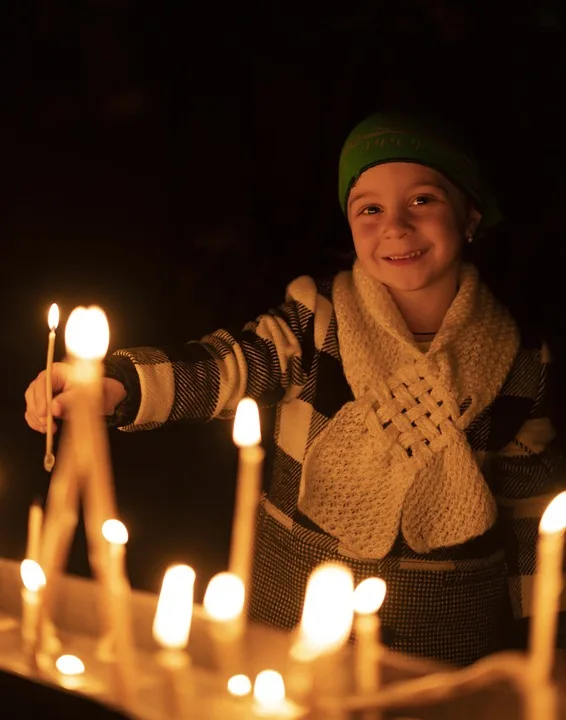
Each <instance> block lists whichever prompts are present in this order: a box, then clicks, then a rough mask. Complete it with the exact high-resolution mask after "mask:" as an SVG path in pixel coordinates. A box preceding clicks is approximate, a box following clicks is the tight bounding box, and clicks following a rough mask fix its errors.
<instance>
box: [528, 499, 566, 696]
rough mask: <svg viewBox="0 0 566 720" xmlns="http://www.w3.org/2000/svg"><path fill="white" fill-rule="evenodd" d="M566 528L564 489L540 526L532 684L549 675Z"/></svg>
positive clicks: (531, 655) (532, 638)
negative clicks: (565, 530)
mask: <svg viewBox="0 0 566 720" xmlns="http://www.w3.org/2000/svg"><path fill="white" fill-rule="evenodd" d="M565 528H566V492H562V493H560V495H557V496H556V497H555V498H554V500H552V502H551V503H550V504H549V505H548V507H547V508H546V510H545V511H544V514H543V516H542V518H541V521H540V525H539V536H538V545H537V568H536V576H535V583H534V591H533V612H532V618H531V625H530V638H529V645H530V663H531V678H532V679H533V682H534V684H535V685H536V684H541V683H546V682H549V681H550V680H551V677H552V671H553V666H554V656H555V644H556V631H557V622H558V612H559V607H560V595H561V592H562V587H563V567H562V562H563V557H564V529H565Z"/></svg>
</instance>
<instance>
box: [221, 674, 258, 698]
mask: <svg viewBox="0 0 566 720" xmlns="http://www.w3.org/2000/svg"><path fill="white" fill-rule="evenodd" d="M226 688H227V690H228V692H229V693H230V695H233V696H234V697H238V698H241V697H246V696H247V695H249V694H250V693H251V691H252V681H251V680H250V679H249V677H248V676H247V675H243V674H239V675H232V677H231V678H229V679H228V682H227V683H226Z"/></svg>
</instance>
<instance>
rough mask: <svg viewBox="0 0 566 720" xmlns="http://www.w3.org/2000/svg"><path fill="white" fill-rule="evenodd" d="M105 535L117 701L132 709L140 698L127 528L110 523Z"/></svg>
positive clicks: (111, 521)
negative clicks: (127, 567) (127, 569)
mask: <svg viewBox="0 0 566 720" xmlns="http://www.w3.org/2000/svg"><path fill="white" fill-rule="evenodd" d="M102 536H103V537H104V539H105V540H106V541H107V543H108V565H107V569H108V576H107V581H108V589H109V597H108V601H109V603H110V606H109V607H107V611H108V612H109V622H110V638H111V646H112V650H113V653H114V658H113V659H114V662H113V666H112V668H113V677H114V682H115V688H116V699H117V701H118V703H120V705H122V706H123V707H125V708H128V707H129V708H131V707H132V706H133V704H134V702H135V699H136V688H135V676H136V673H135V659H134V642H133V627H132V618H131V613H130V585H129V582H128V580H127V577H126V568H125V552H126V543H127V542H128V531H127V529H126V526H125V525H124V524H123V523H121V522H120V521H119V520H107V521H106V522H105V523H104V524H103V525H102Z"/></svg>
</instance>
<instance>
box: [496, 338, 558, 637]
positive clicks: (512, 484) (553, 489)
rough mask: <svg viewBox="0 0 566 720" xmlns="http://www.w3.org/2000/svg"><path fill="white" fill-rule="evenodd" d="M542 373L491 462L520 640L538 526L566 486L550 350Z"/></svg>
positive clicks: (544, 351)
mask: <svg viewBox="0 0 566 720" xmlns="http://www.w3.org/2000/svg"><path fill="white" fill-rule="evenodd" d="M540 355H541V362H540V368H541V377H540V384H539V391H538V395H537V397H536V399H535V401H534V403H533V406H532V409H531V412H530V415H529V417H528V418H527V420H526V421H525V422H524V424H523V425H522V427H521V428H520V430H519V432H518V433H517V434H516V436H515V438H514V439H513V440H512V442H510V443H509V444H508V445H506V446H505V447H504V448H503V449H502V450H501V451H500V452H498V453H496V454H494V455H493V456H492V457H491V458H490V460H489V462H490V465H491V471H492V473H493V475H494V477H496V478H497V482H496V487H497V500H498V504H499V508H500V515H501V518H502V526H503V529H504V534H505V545H506V558H507V569H508V574H509V590H510V594H511V606H512V609H513V615H514V617H515V620H516V621H517V622H516V627H517V634H516V638H518V640H517V642H518V644H519V645H524V644H525V642H526V637H527V629H528V618H529V617H530V615H531V612H532V595H533V584H534V576H535V571H536V546H537V537H538V526H539V523H540V519H541V517H542V514H543V512H544V510H545V508H546V507H547V505H548V503H549V502H550V501H551V500H552V498H553V497H555V495H557V494H558V493H559V492H562V491H563V490H565V489H566V482H565V477H564V474H563V470H564V467H563V458H562V454H561V452H560V449H559V444H558V439H557V437H556V433H555V431H554V429H553V426H552V423H551V421H550V419H549V410H550V408H549V403H550V397H551V391H550V382H549V378H550V370H551V363H550V358H549V354H548V350H547V349H546V347H545V346H543V348H542V349H541V352H540ZM561 610H562V612H561V617H560V630H559V645H560V647H566V593H563V594H562V604H561Z"/></svg>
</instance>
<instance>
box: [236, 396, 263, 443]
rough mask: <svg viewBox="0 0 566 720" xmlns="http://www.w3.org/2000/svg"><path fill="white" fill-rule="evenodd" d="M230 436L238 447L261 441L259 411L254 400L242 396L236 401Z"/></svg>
mask: <svg viewBox="0 0 566 720" xmlns="http://www.w3.org/2000/svg"><path fill="white" fill-rule="evenodd" d="M232 437H233V439H234V443H235V444H236V445H237V446H238V447H250V446H251V445H259V443H260V442H261V426H260V423H259V411H258V409H257V403H256V402H255V400H252V399H251V398H244V399H243V400H240V402H239V403H238V408H237V410H236V417H235V418H234V431H233V434H232Z"/></svg>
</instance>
